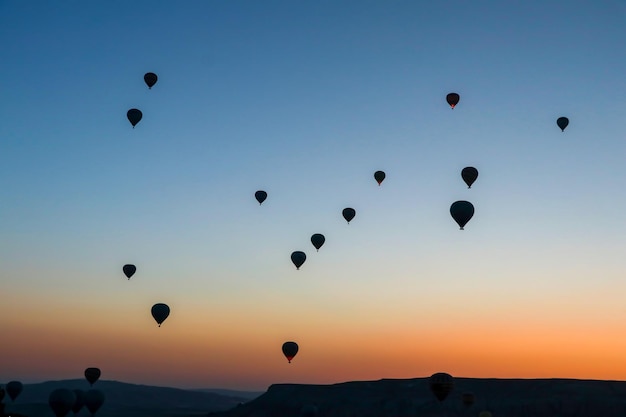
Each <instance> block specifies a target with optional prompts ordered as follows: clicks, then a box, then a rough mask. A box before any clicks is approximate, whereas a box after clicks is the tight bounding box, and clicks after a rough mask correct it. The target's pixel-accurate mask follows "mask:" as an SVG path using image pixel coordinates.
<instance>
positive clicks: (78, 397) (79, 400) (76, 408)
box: [72, 389, 85, 414]
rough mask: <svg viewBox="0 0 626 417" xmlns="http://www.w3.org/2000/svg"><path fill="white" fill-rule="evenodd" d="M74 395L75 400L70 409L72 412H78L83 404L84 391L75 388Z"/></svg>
mask: <svg viewBox="0 0 626 417" xmlns="http://www.w3.org/2000/svg"><path fill="white" fill-rule="evenodd" d="M74 395H75V396H76V401H74V404H73V405H72V411H73V412H74V414H78V413H79V411H80V410H81V409H82V408H83V406H84V405H85V391H83V390H81V389H75V390H74Z"/></svg>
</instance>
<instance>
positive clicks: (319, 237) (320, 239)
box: [311, 233, 326, 251]
mask: <svg viewBox="0 0 626 417" xmlns="http://www.w3.org/2000/svg"><path fill="white" fill-rule="evenodd" d="M324 242H326V238H325V237H324V235H323V234H321V233H315V234H314V235H313V236H311V243H312V244H313V246H315V249H317V250H318V251H319V250H320V248H321V247H322V245H323V244H324Z"/></svg>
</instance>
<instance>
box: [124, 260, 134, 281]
mask: <svg viewBox="0 0 626 417" xmlns="http://www.w3.org/2000/svg"><path fill="white" fill-rule="evenodd" d="M122 271H124V275H126V278H128V279H130V277H132V276H133V275H135V272H137V267H136V266H135V265H132V264H126V265H124V266H123V267H122Z"/></svg>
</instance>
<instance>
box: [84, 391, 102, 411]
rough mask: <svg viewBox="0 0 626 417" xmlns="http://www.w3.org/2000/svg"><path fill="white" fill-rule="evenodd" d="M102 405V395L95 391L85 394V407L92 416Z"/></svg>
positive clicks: (100, 392)
mask: <svg viewBox="0 0 626 417" xmlns="http://www.w3.org/2000/svg"><path fill="white" fill-rule="evenodd" d="M102 404H104V393H103V392H102V391H100V390H97V389H90V390H89V391H87V392H86V393H85V407H87V410H89V412H90V413H91V415H92V416H93V415H94V414H96V412H97V411H98V409H100V407H102Z"/></svg>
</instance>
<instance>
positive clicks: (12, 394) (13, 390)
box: [5, 381, 24, 401]
mask: <svg viewBox="0 0 626 417" xmlns="http://www.w3.org/2000/svg"><path fill="white" fill-rule="evenodd" d="M5 388H6V391H7V394H9V398H10V399H11V401H15V399H16V398H17V397H18V395H20V392H22V388H24V386H23V385H22V383H21V382H20V381H11V382H9V383H7V386H6V387H5Z"/></svg>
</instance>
